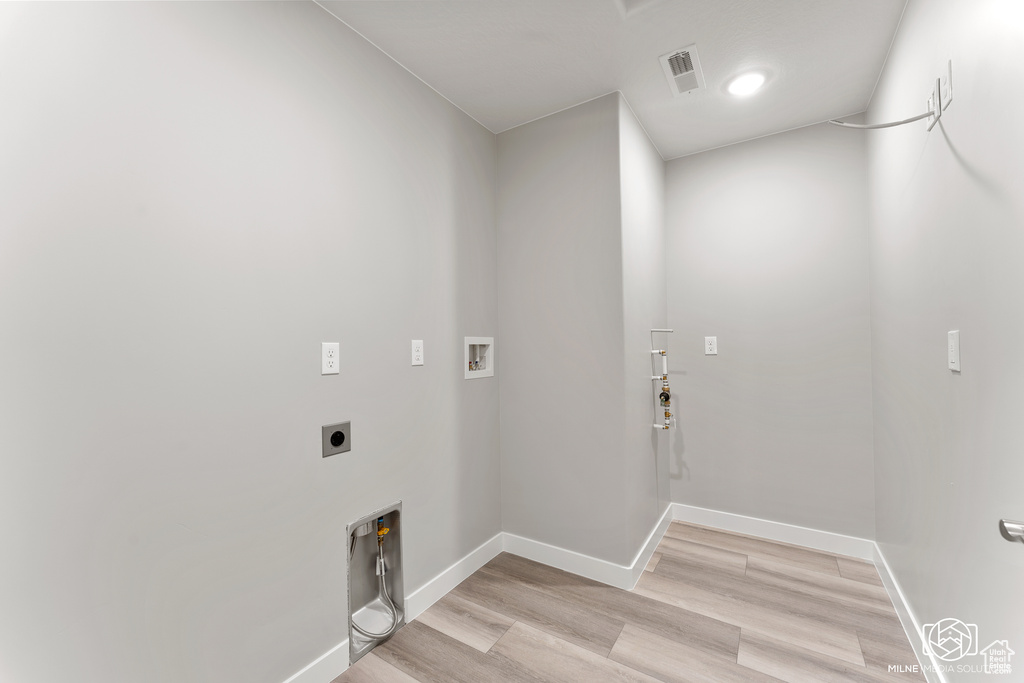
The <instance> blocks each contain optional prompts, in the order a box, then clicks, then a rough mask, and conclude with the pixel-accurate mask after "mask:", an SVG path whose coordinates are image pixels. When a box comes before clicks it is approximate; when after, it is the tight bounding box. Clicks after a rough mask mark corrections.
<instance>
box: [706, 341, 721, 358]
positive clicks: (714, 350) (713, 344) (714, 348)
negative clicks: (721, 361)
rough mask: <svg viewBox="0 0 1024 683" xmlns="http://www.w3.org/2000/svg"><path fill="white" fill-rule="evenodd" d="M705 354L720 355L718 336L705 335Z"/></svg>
mask: <svg viewBox="0 0 1024 683" xmlns="http://www.w3.org/2000/svg"><path fill="white" fill-rule="evenodd" d="M704 355H705V356H717V355H718V337H704Z"/></svg>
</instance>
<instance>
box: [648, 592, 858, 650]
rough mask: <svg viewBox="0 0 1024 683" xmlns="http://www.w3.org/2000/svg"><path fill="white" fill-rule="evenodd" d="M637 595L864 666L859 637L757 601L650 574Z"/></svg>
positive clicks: (850, 632) (851, 632)
mask: <svg viewBox="0 0 1024 683" xmlns="http://www.w3.org/2000/svg"><path fill="white" fill-rule="evenodd" d="M633 592H635V593H640V594H641V595H647V596H649V597H651V598H654V599H657V600H664V601H667V602H670V603H672V604H674V605H678V606H679V607H682V608H684V609H687V610H690V611H693V612H697V613H699V614H703V615H705V616H708V617H711V618H714V619H718V620H720V621H723V622H725V623H728V624H733V625H734V626H737V627H739V628H742V629H744V630H747V629H749V630H753V631H756V632H758V633H763V634H766V635H773V636H775V637H777V638H780V639H783V640H786V641H787V642H790V643H792V644H794V645H798V646H801V647H805V648H807V649H810V650H813V651H815V652H819V653H821V654H825V655H830V656H832V657H835V658H837V659H841V660H843V661H847V662H850V663H851V664H858V665H863V664H864V657H863V656H862V655H861V651H860V642H859V641H858V640H857V634H856V633H855V632H853V631H847V630H843V629H839V628H835V627H832V626H826V625H823V624H821V623H817V622H813V621H808V620H807V619H805V618H803V617H800V616H794V615H792V614H788V613H779V612H777V611H776V610H773V609H771V608H769V607H766V606H764V605H761V604H758V603H756V602H753V603H752V602H746V601H743V600H738V599H736V598H733V597H729V596H727V595H721V594H718V593H714V592H711V591H707V590H703V589H701V588H696V587H694V586H691V585H689V584H686V583H681V582H678V581H673V580H672V579H668V578H665V577H664V576H659V575H658V574H657V572H650V573H648V574H646V575H644V576H642V577H640V581H639V582H638V583H637V587H636V588H634V589H633Z"/></svg>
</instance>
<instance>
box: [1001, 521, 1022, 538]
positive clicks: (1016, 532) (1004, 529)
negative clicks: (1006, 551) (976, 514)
mask: <svg viewBox="0 0 1024 683" xmlns="http://www.w3.org/2000/svg"><path fill="white" fill-rule="evenodd" d="M999 533H1000V534H1002V535H1003V538H1005V539H1006V540H1007V541H1010V542H1011V543H1012V542H1013V541H1020V542H1021V543H1024V522H1011V521H1010V520H1008V519H1001V520H999Z"/></svg>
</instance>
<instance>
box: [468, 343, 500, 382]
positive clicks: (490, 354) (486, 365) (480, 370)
mask: <svg viewBox="0 0 1024 683" xmlns="http://www.w3.org/2000/svg"><path fill="white" fill-rule="evenodd" d="M465 346H466V355H465V360H464V361H463V365H462V369H463V370H464V371H465V373H466V379H476V378H478V377H494V337H466V344H465Z"/></svg>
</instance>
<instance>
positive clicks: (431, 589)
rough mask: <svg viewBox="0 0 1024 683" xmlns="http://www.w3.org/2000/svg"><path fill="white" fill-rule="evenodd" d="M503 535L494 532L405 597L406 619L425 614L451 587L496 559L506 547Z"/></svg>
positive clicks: (408, 620)
mask: <svg viewBox="0 0 1024 683" xmlns="http://www.w3.org/2000/svg"><path fill="white" fill-rule="evenodd" d="M503 536H504V534H503V533H501V532H498V533H496V534H494V536H492V537H491V538H489V539H488V540H486V541H484V542H483V543H481V544H480V545H479V546H478V547H477V548H476V549H475V550H472V551H470V553H469V554H468V555H466V556H465V557H463V558H462V559H460V560H458V561H456V562H455V563H454V564H452V566H450V567H448V568H447V569H445V570H444V571H443V572H441V573H440V574H438V575H437V576H435V577H434V578H432V579H431V580H430V581H427V582H426V583H425V584H423V585H422V586H420V587H419V588H417V589H416V590H415V591H413V592H412V593H410V594H409V596H408V597H407V598H406V599H405V621H406V622H410V621H412V620H413V619H415V618H416V617H418V616H419V615H421V614H423V612H425V611H426V610H427V608H429V607H430V606H431V605H433V604H434V603H435V602H437V601H438V600H440V599H441V598H443V597H444V596H445V595H447V594H448V592H449V591H450V590H451V589H453V588H455V587H456V586H458V585H459V584H460V583H462V582H463V581H464V580H465V579H467V578H469V576H470V574H472V573H473V572H475V571H476V570H477V569H480V567H482V566H484V565H485V564H487V563H488V562H490V561H491V560H492V559H494V557H495V556H497V554H498V553H500V552H501V551H502V550H503V549H504V544H503Z"/></svg>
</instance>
